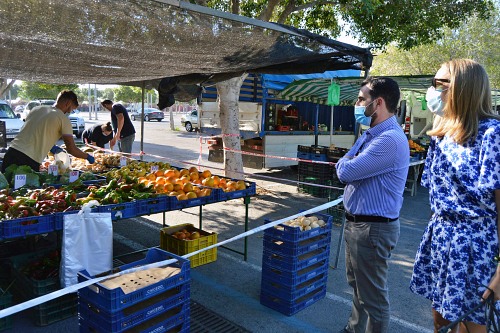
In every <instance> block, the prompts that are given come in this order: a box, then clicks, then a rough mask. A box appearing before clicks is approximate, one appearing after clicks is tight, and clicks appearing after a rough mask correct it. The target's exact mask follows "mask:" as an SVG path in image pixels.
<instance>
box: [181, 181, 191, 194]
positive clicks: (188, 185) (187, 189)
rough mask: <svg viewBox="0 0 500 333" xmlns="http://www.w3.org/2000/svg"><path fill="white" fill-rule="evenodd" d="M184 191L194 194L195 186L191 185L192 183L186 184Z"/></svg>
mask: <svg viewBox="0 0 500 333" xmlns="http://www.w3.org/2000/svg"><path fill="white" fill-rule="evenodd" d="M182 190H183V191H184V192H186V193H187V192H192V191H193V184H191V183H186V184H184V186H183V187H182Z"/></svg>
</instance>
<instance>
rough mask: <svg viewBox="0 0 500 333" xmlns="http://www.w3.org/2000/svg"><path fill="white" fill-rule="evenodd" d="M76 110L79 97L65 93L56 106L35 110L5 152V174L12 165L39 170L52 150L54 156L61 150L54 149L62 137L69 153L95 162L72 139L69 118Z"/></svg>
mask: <svg viewBox="0 0 500 333" xmlns="http://www.w3.org/2000/svg"><path fill="white" fill-rule="evenodd" d="M77 107H78V98H77V96H76V94H75V93H74V92H73V91H70V90H63V91H61V92H60V93H59V95H58V96H57V100H56V104H54V106H48V105H42V106H38V107H36V108H34V109H33V110H32V111H31V112H30V113H29V115H28V117H26V123H25V124H24V126H23V127H22V128H21V131H20V132H19V134H18V135H17V136H16V137H15V138H14V140H13V141H12V144H11V146H10V148H9V149H8V150H7V153H5V156H4V159H3V163H2V172H5V169H6V168H7V167H8V166H9V165H11V164H17V165H27V166H29V167H30V168H32V169H33V170H34V171H39V170H40V164H41V163H42V162H43V160H44V159H45V157H46V156H47V153H48V152H49V150H50V151H51V152H53V153H57V151H58V150H61V149H60V148H59V147H57V146H54V145H55V143H56V142H57V141H58V140H59V139H60V138H61V137H62V139H63V140H64V143H65V144H66V150H67V151H68V153H70V154H71V155H73V156H75V157H79V158H85V159H87V161H89V163H94V157H93V156H92V155H90V154H87V153H85V152H83V151H81V150H80V149H78V148H77V147H76V145H75V141H74V140H73V129H72V127H71V121H70V120H69V118H68V117H67V116H68V115H69V114H70V113H71V111H73V110H74V109H76V108H77Z"/></svg>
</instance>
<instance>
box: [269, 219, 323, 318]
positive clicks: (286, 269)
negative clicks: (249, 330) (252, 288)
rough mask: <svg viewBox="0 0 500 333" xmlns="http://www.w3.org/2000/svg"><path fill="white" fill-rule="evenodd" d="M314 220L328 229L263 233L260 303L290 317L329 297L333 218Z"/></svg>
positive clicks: (282, 228)
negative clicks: (328, 283)
mask: <svg viewBox="0 0 500 333" xmlns="http://www.w3.org/2000/svg"><path fill="white" fill-rule="evenodd" d="M311 216H315V217H316V218H318V219H319V220H323V221H324V222H325V225H324V226H322V227H317V228H312V229H310V230H305V231H302V230H301V228H298V227H292V226H288V225H285V224H280V225H277V226H275V227H272V228H268V229H266V230H264V251H263V256H262V280H261V294H260V303H261V304H263V305H265V306H267V307H269V308H271V309H273V310H276V311H278V312H281V313H283V314H285V315H287V316H292V315H294V314H296V313H297V312H299V311H301V310H303V309H305V308H306V307H308V306H310V305H312V304H313V303H315V302H317V301H318V300H320V299H322V298H323V297H325V295H326V282H327V278H328V267H329V265H328V263H329V256H330V241H331V229H332V217H331V216H328V215H324V214H312V215H307V217H311ZM266 223H269V221H266Z"/></svg>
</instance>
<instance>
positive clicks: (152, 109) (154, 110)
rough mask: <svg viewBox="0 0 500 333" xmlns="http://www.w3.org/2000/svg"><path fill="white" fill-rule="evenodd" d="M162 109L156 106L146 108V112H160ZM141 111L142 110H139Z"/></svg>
mask: <svg viewBox="0 0 500 333" xmlns="http://www.w3.org/2000/svg"><path fill="white" fill-rule="evenodd" d="M159 111H160V110H158V109H155V108H145V109H144V113H150V112H159ZM139 112H140V111H139Z"/></svg>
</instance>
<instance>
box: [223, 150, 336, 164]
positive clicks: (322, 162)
mask: <svg viewBox="0 0 500 333" xmlns="http://www.w3.org/2000/svg"><path fill="white" fill-rule="evenodd" d="M222 149H223V150H227V151H231V152H234V153H240V154H243V155H251V156H258V157H269V158H276V159H279V160H285V161H298V162H307V163H315V164H328V165H336V164H337V163H335V162H325V161H315V160H304V159H302V158H297V157H285V156H276V155H266V154H257V153H252V152H249V151H243V150H236V149H231V148H227V147H224V148H222Z"/></svg>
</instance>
